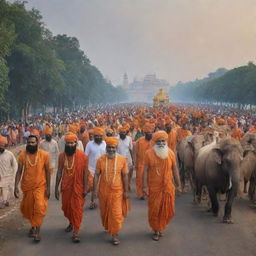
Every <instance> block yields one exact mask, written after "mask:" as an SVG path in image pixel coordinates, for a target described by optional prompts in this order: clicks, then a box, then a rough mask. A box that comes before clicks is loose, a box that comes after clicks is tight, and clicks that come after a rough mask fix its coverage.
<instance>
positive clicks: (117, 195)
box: [93, 137, 129, 245]
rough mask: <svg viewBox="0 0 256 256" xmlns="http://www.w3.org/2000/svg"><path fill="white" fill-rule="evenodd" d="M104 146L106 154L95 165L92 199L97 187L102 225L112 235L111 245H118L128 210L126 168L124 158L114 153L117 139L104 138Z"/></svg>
mask: <svg viewBox="0 0 256 256" xmlns="http://www.w3.org/2000/svg"><path fill="white" fill-rule="evenodd" d="M106 144H107V146H106V154H104V155H102V156H101V157H100V158H99V159H98V160H97V164H96V171H95V175H94V185H93V197H94V198H96V196H97V194H96V191H97V187H98V191H99V192H98V196H99V206H100V215H101V221H102V225H103V227H104V228H105V230H106V231H107V232H109V233H110V234H111V235H112V243H113V244H114V245H118V244H119V243H120V241H119V239H118V233H119V231H120V229H121V227H122V222H123V221H124V218H125V217H126V214H127V211H128V210H129V201H128V166H127V159H126V157H124V156H122V155H119V154H117V153H116V152H117V146H118V138H116V137H106ZM99 178H100V182H99V186H98V181H99Z"/></svg>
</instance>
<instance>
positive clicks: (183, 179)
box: [180, 163, 186, 192]
mask: <svg viewBox="0 0 256 256" xmlns="http://www.w3.org/2000/svg"><path fill="white" fill-rule="evenodd" d="M180 182H181V188H182V192H184V190H185V184H186V179H185V169H184V165H183V164H182V163H181V168H180Z"/></svg>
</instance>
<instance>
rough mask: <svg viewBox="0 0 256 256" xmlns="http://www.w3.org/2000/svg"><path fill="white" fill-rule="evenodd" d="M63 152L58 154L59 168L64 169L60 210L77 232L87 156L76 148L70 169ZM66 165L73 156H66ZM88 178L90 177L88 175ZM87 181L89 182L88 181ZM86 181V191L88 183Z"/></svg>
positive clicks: (81, 216)
mask: <svg viewBox="0 0 256 256" xmlns="http://www.w3.org/2000/svg"><path fill="white" fill-rule="evenodd" d="M64 156H65V153H64V152H62V153H60V155H59V169H64V172H63V178H62V182H61V195H62V210H63V212H64V216H65V217H66V218H67V219H68V220H69V222H70V223H72V224H73V227H74V232H78V231H79V228H80V225H81V223H82V219H83V208H84V203H85V199H84V197H83V192H84V189H83V188H84V170H85V169H86V168H87V170H88V158H87V156H86V155H85V154H84V153H83V152H82V151H80V150H78V149H77V150H76V153H75V155H74V157H75V162H74V166H73V168H72V169H71V170H67V168H66V166H65V164H64V162H65V160H64ZM67 160H68V166H69V167H70V166H71V165H72V161H73V156H67ZM89 175H90V172H88V179H91V180H92V178H91V177H90V176H89ZM88 183H89V182H88ZM88 183H87V191H88V188H89V186H90V184H88Z"/></svg>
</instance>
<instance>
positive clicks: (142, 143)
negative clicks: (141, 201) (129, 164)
mask: <svg viewBox="0 0 256 256" xmlns="http://www.w3.org/2000/svg"><path fill="white" fill-rule="evenodd" d="M152 146H153V142H152V140H149V141H148V140H146V139H145V137H144V136H143V137H140V138H139V139H138V140H137V141H136V147H137V155H136V193H137V196H139V197H141V196H143V195H144V193H143V190H142V183H143V173H144V157H145V153H146V151H147V150H148V149H149V148H151V147H152Z"/></svg>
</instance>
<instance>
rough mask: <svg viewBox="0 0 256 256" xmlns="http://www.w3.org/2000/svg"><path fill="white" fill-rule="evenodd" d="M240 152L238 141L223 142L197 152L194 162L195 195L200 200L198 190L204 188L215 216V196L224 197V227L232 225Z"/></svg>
mask: <svg viewBox="0 0 256 256" xmlns="http://www.w3.org/2000/svg"><path fill="white" fill-rule="evenodd" d="M242 159H243V149H242V146H241V144H240V142H239V141H237V140H235V139H233V138H224V139H222V140H220V141H219V142H218V143H216V142H213V143H211V144H209V145H207V146H204V147H202V148H201V149H200V150H199V153H198V156H197V158H196V160H195V180H196V195H197V198H198V199H200V198H201V191H202V186H206V188H207V190H208V193H209V197H210V201H211V205H212V208H211V211H212V212H213V214H214V216H218V212H219V203H218V199H217V193H218V192H220V193H222V194H224V193H227V201H226V205H225V214H224V217H223V222H224V223H232V222H233V221H232V218H231V211H232V203H233V200H234V198H235V197H236V196H237V192H238V189H239V182H240V166H241V162H242Z"/></svg>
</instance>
